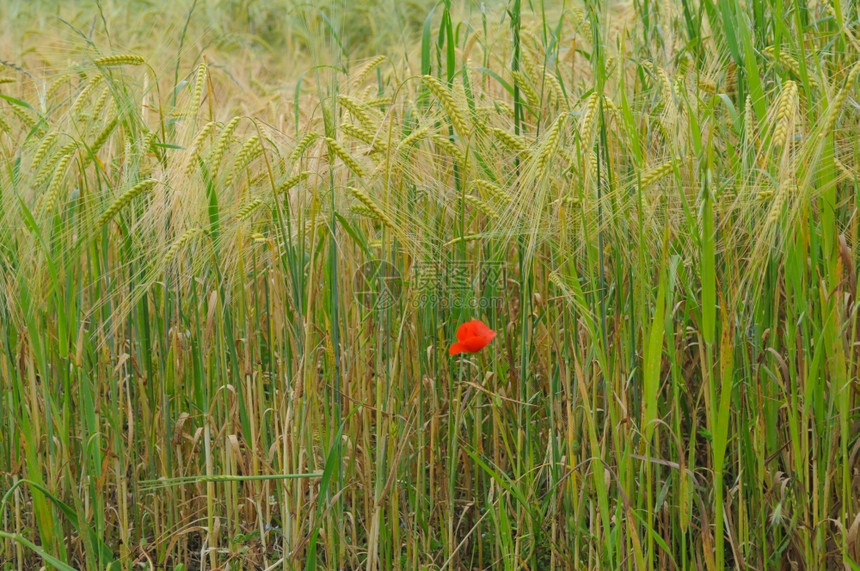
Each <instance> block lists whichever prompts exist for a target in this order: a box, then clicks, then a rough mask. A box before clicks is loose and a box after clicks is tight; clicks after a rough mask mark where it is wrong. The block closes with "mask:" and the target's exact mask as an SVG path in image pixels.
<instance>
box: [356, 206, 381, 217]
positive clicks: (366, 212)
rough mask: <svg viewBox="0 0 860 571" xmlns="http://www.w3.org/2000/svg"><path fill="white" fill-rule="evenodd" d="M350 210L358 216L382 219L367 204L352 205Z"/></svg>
mask: <svg viewBox="0 0 860 571" xmlns="http://www.w3.org/2000/svg"><path fill="white" fill-rule="evenodd" d="M349 211H350V212H352V213H353V214H356V215H358V216H364V217H365V218H371V219H373V220H380V218H379V216H377V215H376V213H375V212H374V211H373V210H371V209H370V208H367V207H366V206H350V207H349Z"/></svg>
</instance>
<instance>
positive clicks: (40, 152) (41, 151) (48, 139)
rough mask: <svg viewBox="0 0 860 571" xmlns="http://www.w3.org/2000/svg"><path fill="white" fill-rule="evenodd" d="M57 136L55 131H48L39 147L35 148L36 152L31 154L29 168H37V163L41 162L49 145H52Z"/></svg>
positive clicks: (49, 147) (49, 148)
mask: <svg viewBox="0 0 860 571" xmlns="http://www.w3.org/2000/svg"><path fill="white" fill-rule="evenodd" d="M57 137H58V134H57V133H55V132H51V133H48V134H47V135H46V136H45V138H44V139H42V142H41V143H40V144H39V147H38V148H37V149H36V152H35V153H34V154H33V160H32V162H31V163H30V168H33V169H35V168H38V167H39V165H41V164H42V161H43V160H44V159H45V157H46V156H47V154H48V151H50V150H51V147H52V146H53V145H54V143H55V142H56V140H57Z"/></svg>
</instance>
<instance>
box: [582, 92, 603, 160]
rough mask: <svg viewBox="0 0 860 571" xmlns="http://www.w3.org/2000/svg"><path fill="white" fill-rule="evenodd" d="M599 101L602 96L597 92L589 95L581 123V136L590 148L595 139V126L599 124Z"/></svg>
mask: <svg viewBox="0 0 860 571" xmlns="http://www.w3.org/2000/svg"><path fill="white" fill-rule="evenodd" d="M599 102H600V96H599V95H598V94H597V93H592V94H591V95H589V96H588V99H587V100H586V102H585V108H584V110H583V113H582V119H581V120H580V123H579V137H580V139H581V140H582V144H583V145H584V146H585V147H586V148H590V147H591V143H592V141H593V140H594V126H595V125H596V124H597V105H598V103H599Z"/></svg>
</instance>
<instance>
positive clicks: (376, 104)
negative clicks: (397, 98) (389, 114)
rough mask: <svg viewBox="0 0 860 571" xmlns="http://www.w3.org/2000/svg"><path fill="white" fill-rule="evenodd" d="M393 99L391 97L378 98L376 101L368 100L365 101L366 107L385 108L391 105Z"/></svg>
mask: <svg viewBox="0 0 860 571" xmlns="http://www.w3.org/2000/svg"><path fill="white" fill-rule="evenodd" d="M392 101H393V99H392V98H391V97H376V98H374V99H368V100H367V101H365V102H364V103H365V105H367V106H368V107H385V106H386V105H391V102H392Z"/></svg>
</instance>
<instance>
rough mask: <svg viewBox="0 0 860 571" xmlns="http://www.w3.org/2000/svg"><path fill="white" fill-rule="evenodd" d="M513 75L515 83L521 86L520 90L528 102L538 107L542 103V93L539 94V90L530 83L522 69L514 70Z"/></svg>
mask: <svg viewBox="0 0 860 571" xmlns="http://www.w3.org/2000/svg"><path fill="white" fill-rule="evenodd" d="M511 75H512V76H513V78H514V83H516V85H517V87H519V88H520V92H522V94H523V97H524V98H525V100H526V103H528V104H529V105H530V106H531V107H533V108H535V109H536V108H537V107H538V106H539V105H540V95H538V92H537V91H535V88H534V87H532V85H531V83H529V80H528V79H527V78H526V76H525V74H523V73H522V72H521V71H512V72H511Z"/></svg>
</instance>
